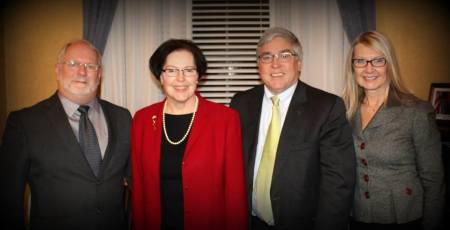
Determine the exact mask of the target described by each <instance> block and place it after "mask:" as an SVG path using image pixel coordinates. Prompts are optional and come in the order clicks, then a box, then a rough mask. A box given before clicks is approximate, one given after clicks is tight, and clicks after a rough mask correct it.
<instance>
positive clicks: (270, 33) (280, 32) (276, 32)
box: [257, 27, 303, 61]
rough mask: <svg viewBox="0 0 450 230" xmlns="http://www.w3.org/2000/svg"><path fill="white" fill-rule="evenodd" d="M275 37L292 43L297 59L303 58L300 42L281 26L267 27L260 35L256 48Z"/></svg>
mask: <svg viewBox="0 0 450 230" xmlns="http://www.w3.org/2000/svg"><path fill="white" fill-rule="evenodd" d="M276 37H280V38H283V39H285V40H286V41H288V42H289V43H290V44H292V46H293V48H294V52H295V53H296V54H297V55H298V59H299V60H300V61H301V60H303V49H302V44H301V43H300V41H299V40H298V38H297V37H296V36H295V34H294V33H292V32H291V31H289V30H287V29H284V28H281V27H273V28H270V29H267V30H266V31H265V32H264V34H263V35H262V37H261V39H259V42H258V46H257V48H258V49H259V48H260V47H262V46H264V45H265V44H266V43H268V42H270V41H272V40H273V39H274V38H276Z"/></svg>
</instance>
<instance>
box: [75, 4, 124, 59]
mask: <svg viewBox="0 0 450 230" xmlns="http://www.w3.org/2000/svg"><path fill="white" fill-rule="evenodd" d="M117 3H118V0H83V38H84V39H86V40H88V41H90V42H91V43H92V44H93V45H94V46H95V47H97V49H98V50H99V51H100V53H102V54H103V52H104V51H105V47H106V41H107V40H108V34H109V31H110V30H111V26H112V22H113V18H114V13H115V11H116V8H117Z"/></svg>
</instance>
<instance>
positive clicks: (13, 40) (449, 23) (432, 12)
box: [0, 0, 450, 134]
mask: <svg viewBox="0 0 450 230" xmlns="http://www.w3.org/2000/svg"><path fill="white" fill-rule="evenodd" d="M9 2H13V3H7V4H6V3H4V4H5V5H3V8H2V11H3V12H2V16H3V17H4V20H3V24H4V26H3V32H0V36H1V38H0V44H2V47H0V67H1V68H0V71H1V73H0V91H1V93H0V106H1V108H0V130H1V131H0V134H1V133H2V131H3V127H4V121H5V117H6V114H7V113H8V112H10V111H12V110H16V109H19V108H23V107H25V106H30V105H32V104H34V103H36V102H38V101H40V100H42V99H44V98H47V97H48V96H49V95H51V94H52V93H53V92H54V90H55V87H56V84H55V77H54V73H53V65H54V63H55V60H56V55H57V52H58V49H59V48H60V47H61V46H62V45H63V44H64V43H65V42H66V41H68V40H71V39H73V38H79V37H81V36H82V0H71V1H60V0H48V1H45V4H43V3H42V1H39V0H22V1H20V3H17V2H18V1H9ZM443 2H444V1H438V0H434V1H432V0H430V1H425V0H421V1H412V0H396V1H391V0H377V1H376V7H377V9H376V11H377V29H378V30H379V31H381V32H382V33H384V34H386V35H387V36H388V37H389V38H390V39H391V41H392V43H393V44H394V47H395V48H396V51H397V54H398V58H399V61H400V67H401V73H402V74H403V76H404V78H405V81H406V83H407V85H408V86H409V87H410V88H411V89H412V90H413V91H414V92H415V93H416V94H417V95H418V96H419V97H421V98H423V99H427V98H428V91H429V87H430V83H431V82H450V64H449V63H450V62H449V56H450V42H449V37H450V34H449V33H450V18H449V14H450V13H449V8H448V5H445V3H443ZM0 29H1V26H0ZM2 34H3V36H2Z"/></svg>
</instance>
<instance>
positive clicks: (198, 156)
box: [131, 39, 248, 230]
mask: <svg viewBox="0 0 450 230" xmlns="http://www.w3.org/2000/svg"><path fill="white" fill-rule="evenodd" d="M206 69H207V64H206V59H205V57H204V56H203V54H202V52H201V50H200V49H199V48H198V47H197V46H196V45H195V44H194V43H192V42H191V41H188V40H179V39H172V40H168V41H166V42H164V43H163V44H162V45H161V46H160V47H159V48H158V49H157V50H156V51H155V53H154V54H153V55H152V57H151V58H150V70H151V71H152V73H153V75H154V76H156V78H157V79H158V80H159V81H160V83H161V85H162V89H163V91H164V93H165V95H166V99H165V100H163V101H162V102H159V103H156V104H153V105H151V106H148V107H146V108H143V109H141V110H140V111H138V112H137V113H136V114H135V116H134V118H133V126H132V192H131V194H132V223H133V228H134V229H136V230H141V229H186V230H189V229H192V230H194V229H195V230H202V229H246V228H247V227H248V225H247V201H246V195H245V194H246V193H245V180H244V163H243V155H242V143H241V131H240V125H239V117H238V114H237V113H236V112H235V111H233V110H231V109H229V108H228V107H225V106H223V105H219V104H215V103H212V102H209V101H207V100H205V99H203V98H202V97H201V96H200V95H199V94H198V93H196V89H197V84H198V80H199V78H200V77H201V76H204V75H205V74H206Z"/></svg>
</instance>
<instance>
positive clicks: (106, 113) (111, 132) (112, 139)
mask: <svg viewBox="0 0 450 230" xmlns="http://www.w3.org/2000/svg"><path fill="white" fill-rule="evenodd" d="M98 102H99V104H100V106H101V108H102V110H103V115H104V116H105V121H106V126H107V129H108V144H107V145H106V149H105V155H104V156H103V161H102V167H100V172H99V174H98V177H99V178H101V177H102V176H103V173H104V171H105V168H106V165H108V163H109V162H110V161H111V158H112V153H113V152H112V151H111V146H112V143H115V142H116V136H115V133H114V130H113V129H112V123H111V122H112V121H111V116H110V114H111V113H110V111H109V107H108V106H107V104H106V103H105V102H104V101H103V100H101V99H98Z"/></svg>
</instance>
